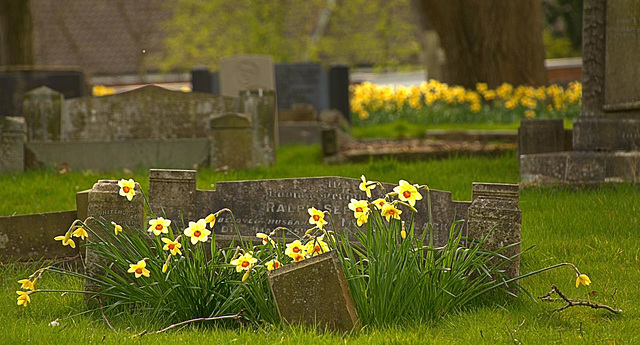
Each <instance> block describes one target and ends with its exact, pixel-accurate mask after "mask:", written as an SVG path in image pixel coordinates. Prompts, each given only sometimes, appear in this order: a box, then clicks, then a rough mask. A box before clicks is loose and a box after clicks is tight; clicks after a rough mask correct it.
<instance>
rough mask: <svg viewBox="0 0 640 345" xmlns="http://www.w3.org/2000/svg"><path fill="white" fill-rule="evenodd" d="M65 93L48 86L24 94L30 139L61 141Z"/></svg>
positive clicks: (23, 108) (23, 109)
mask: <svg viewBox="0 0 640 345" xmlns="http://www.w3.org/2000/svg"><path fill="white" fill-rule="evenodd" d="M63 102H64V95H63V94H62V93H60V92H57V91H55V90H52V89H50V88H48V87H46V86H41V87H39V88H37V89H34V90H31V91H29V92H27V93H26V94H25V95H24V101H23V103H22V113H23V116H24V118H25V120H26V121H27V137H28V140H29V141H59V140H60V134H61V130H62V129H61V121H62V105H63Z"/></svg>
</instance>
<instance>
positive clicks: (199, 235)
mask: <svg viewBox="0 0 640 345" xmlns="http://www.w3.org/2000/svg"><path fill="white" fill-rule="evenodd" d="M206 226H207V222H206V221H205V220H204V219H200V220H198V221H197V222H189V227H188V228H187V229H185V230H184V234H185V235H187V236H189V237H191V244H196V243H198V241H200V242H207V240H208V239H209V235H211V231H209V230H207V228H206Z"/></svg>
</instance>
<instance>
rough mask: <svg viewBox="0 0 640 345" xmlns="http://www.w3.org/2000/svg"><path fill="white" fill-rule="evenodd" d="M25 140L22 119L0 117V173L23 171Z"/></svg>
mask: <svg viewBox="0 0 640 345" xmlns="http://www.w3.org/2000/svg"><path fill="white" fill-rule="evenodd" d="M25 139H26V125H25V121H24V118H23V117H0V172H21V171H24V143H25Z"/></svg>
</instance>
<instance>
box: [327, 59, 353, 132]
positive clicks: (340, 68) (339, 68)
mask: <svg viewBox="0 0 640 345" xmlns="http://www.w3.org/2000/svg"><path fill="white" fill-rule="evenodd" d="M349 85H350V80H349V66H346V65H335V66H331V68H330V69H329V108H331V109H337V110H339V111H340V112H341V113H342V116H344V117H345V118H346V119H347V121H349V122H351V103H350V102H349Z"/></svg>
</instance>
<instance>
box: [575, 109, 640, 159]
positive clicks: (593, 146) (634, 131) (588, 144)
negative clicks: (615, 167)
mask: <svg viewBox="0 0 640 345" xmlns="http://www.w3.org/2000/svg"><path fill="white" fill-rule="evenodd" d="M573 149H574V150H598V151H600V150H606V151H614V150H621V151H638V150H640V119H639V118H635V119H632V118H620V117H613V116H607V117H589V118H578V119H577V120H576V121H575V122H574V123H573Z"/></svg>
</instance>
